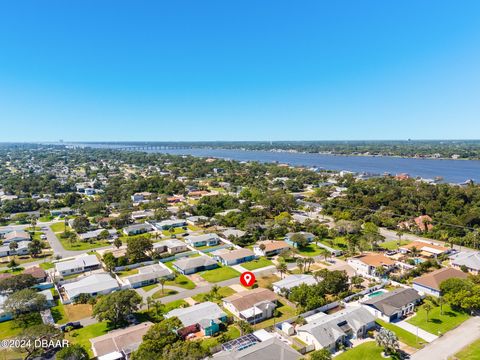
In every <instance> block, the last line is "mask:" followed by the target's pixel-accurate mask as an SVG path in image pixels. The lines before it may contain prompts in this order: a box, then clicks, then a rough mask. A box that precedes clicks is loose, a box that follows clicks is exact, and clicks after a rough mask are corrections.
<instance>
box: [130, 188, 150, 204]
mask: <svg viewBox="0 0 480 360" xmlns="http://www.w3.org/2000/svg"><path fill="white" fill-rule="evenodd" d="M150 196H152V193H149V192H147V191H144V192H139V193H135V194H133V195H132V201H133V202H134V203H141V202H144V201H145V200H146V199H147V198H148V197H150Z"/></svg>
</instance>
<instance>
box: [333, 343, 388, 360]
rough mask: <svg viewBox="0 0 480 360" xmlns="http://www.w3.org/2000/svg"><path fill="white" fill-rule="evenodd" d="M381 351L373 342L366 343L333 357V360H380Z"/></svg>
mask: <svg viewBox="0 0 480 360" xmlns="http://www.w3.org/2000/svg"><path fill="white" fill-rule="evenodd" d="M382 351H383V349H382V348H381V347H379V346H377V344H376V343H375V341H368V342H365V343H363V344H360V345H358V346H356V347H354V348H352V349H348V350H347V351H345V352H343V353H341V354H340V355H338V356H335V360H365V359H368V360H381V359H384V358H383V357H382Z"/></svg>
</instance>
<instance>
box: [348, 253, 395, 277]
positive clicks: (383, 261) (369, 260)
mask: <svg viewBox="0 0 480 360" xmlns="http://www.w3.org/2000/svg"><path fill="white" fill-rule="evenodd" d="M347 263H348V265H350V266H351V267H352V268H353V269H355V271H356V272H357V273H359V274H361V275H371V276H376V269H377V268H378V267H383V268H384V269H385V271H386V272H388V271H391V270H392V269H393V268H395V261H393V260H392V259H390V258H388V257H386V256H385V255H383V254H376V253H367V254H363V255H358V256H354V257H351V258H349V259H348V260H347Z"/></svg>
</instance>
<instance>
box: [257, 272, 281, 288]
mask: <svg viewBox="0 0 480 360" xmlns="http://www.w3.org/2000/svg"><path fill="white" fill-rule="evenodd" d="M279 280H280V278H279V277H278V276H277V275H270V276H262V277H258V278H257V279H256V283H257V284H258V286H259V287H262V288H268V287H269V286H270V285H272V284H273V283H274V282H277V281H279Z"/></svg>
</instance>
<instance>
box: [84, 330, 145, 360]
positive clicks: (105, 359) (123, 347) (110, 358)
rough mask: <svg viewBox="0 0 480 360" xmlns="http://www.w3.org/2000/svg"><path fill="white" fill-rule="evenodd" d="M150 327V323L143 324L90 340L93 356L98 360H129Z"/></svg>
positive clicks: (110, 332)
mask: <svg viewBox="0 0 480 360" xmlns="http://www.w3.org/2000/svg"><path fill="white" fill-rule="evenodd" d="M152 325H153V324H152V323H151V322H144V323H141V324H138V325H133V326H129V327H127V328H123V329H118V330H113V331H109V332H108V333H107V334H105V335H102V336H97V337H95V338H93V339H90V343H91V345H92V352H93V356H94V357H95V358H96V359H98V360H118V359H129V358H130V354H131V353H132V352H134V351H135V350H137V349H138V347H139V346H140V344H141V343H142V341H143V336H144V335H145V334H146V333H147V331H148V330H149V329H150V328H151V327H152Z"/></svg>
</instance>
